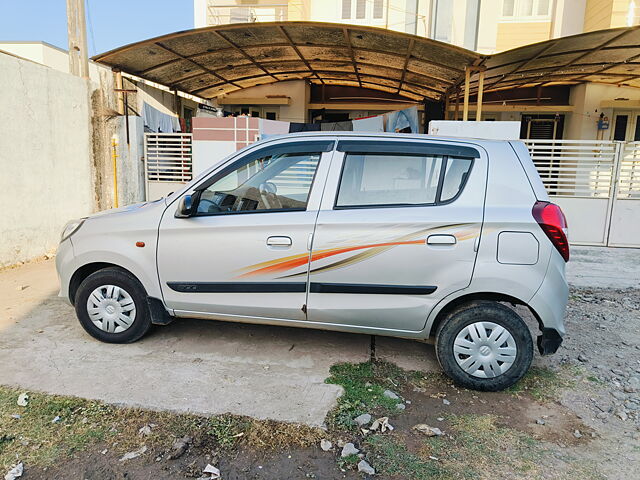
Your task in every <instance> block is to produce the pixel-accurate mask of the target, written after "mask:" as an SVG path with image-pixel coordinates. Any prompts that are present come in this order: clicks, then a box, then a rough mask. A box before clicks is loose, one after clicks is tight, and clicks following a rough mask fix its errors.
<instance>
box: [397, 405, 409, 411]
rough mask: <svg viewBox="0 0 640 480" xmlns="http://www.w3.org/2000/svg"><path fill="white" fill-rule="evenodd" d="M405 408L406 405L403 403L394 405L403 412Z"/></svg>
mask: <svg viewBox="0 0 640 480" xmlns="http://www.w3.org/2000/svg"><path fill="white" fill-rule="evenodd" d="M405 408H407V407H406V405H405V404H404V403H396V409H398V410H404V409H405Z"/></svg>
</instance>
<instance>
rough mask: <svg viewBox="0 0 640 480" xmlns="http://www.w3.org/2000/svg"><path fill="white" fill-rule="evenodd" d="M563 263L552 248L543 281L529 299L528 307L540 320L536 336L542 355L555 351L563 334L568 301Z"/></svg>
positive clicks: (567, 287)
mask: <svg viewBox="0 0 640 480" xmlns="http://www.w3.org/2000/svg"><path fill="white" fill-rule="evenodd" d="M565 265H566V264H565V261H564V259H563V258H562V257H561V256H560V254H559V253H558V252H557V251H555V250H554V251H553V252H552V253H551V259H550V261H549V265H548V267H547V273H546V275H545V277H544V281H543V282H542V285H541V286H540V288H539V289H538V291H537V292H536V294H535V295H534V296H533V298H532V299H531V300H530V301H529V307H530V308H531V309H532V310H533V311H534V313H535V315H536V317H537V318H538V321H539V322H540V330H541V332H542V335H540V337H538V348H539V349H540V353H542V354H543V355H548V354H551V353H555V352H556V350H558V347H560V344H561V343H562V337H563V336H564V334H565V328H564V316H565V310H566V308H567V303H568V302H569V285H567V279H566V277H565Z"/></svg>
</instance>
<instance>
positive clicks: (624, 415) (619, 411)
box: [614, 408, 629, 421]
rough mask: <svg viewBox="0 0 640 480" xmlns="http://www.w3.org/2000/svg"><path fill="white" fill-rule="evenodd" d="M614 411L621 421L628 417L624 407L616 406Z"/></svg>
mask: <svg viewBox="0 0 640 480" xmlns="http://www.w3.org/2000/svg"><path fill="white" fill-rule="evenodd" d="M614 413H615V415H616V416H617V417H618V418H619V419H620V420H622V421H626V420H627V419H628V418H629V416H628V415H627V412H625V410H624V408H617V409H616V411H615V412H614Z"/></svg>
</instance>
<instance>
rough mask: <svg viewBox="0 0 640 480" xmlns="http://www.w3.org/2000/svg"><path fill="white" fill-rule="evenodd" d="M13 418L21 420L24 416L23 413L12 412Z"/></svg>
mask: <svg viewBox="0 0 640 480" xmlns="http://www.w3.org/2000/svg"><path fill="white" fill-rule="evenodd" d="M11 418H13V419H14V420H20V419H21V418H22V415H20V414H18V413H13V414H11Z"/></svg>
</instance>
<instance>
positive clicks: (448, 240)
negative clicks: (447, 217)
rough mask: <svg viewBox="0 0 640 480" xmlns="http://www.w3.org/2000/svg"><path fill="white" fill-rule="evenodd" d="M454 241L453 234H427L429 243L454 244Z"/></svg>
mask: <svg viewBox="0 0 640 480" xmlns="http://www.w3.org/2000/svg"><path fill="white" fill-rule="evenodd" d="M456 242H457V240H456V237H455V236H454V235H429V236H428V237H427V243H428V244H429V245H455V244H456Z"/></svg>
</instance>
